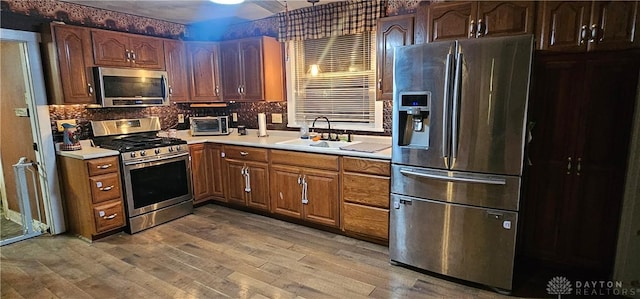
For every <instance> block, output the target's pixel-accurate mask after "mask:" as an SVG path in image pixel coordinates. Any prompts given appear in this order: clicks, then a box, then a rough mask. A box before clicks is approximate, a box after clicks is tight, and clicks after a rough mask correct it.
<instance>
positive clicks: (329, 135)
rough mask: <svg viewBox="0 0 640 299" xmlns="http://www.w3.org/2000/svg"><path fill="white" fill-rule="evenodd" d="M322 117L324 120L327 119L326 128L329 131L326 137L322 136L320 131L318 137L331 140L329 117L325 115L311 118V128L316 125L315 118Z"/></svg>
mask: <svg viewBox="0 0 640 299" xmlns="http://www.w3.org/2000/svg"><path fill="white" fill-rule="evenodd" d="M321 118H323V119H324V120H326V121H327V130H328V131H329V133H328V134H327V138H324V137H323V134H324V133H320V139H322V140H331V122H330V121H329V119H328V118H327V117H326V116H318V117H316V118H315V119H314V120H313V123H312V124H311V129H312V130H313V129H315V127H316V120H318V119H321Z"/></svg>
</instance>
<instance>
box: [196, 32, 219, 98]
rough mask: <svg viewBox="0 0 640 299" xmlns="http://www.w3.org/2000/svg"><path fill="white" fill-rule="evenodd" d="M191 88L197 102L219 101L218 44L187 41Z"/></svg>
mask: <svg viewBox="0 0 640 299" xmlns="http://www.w3.org/2000/svg"><path fill="white" fill-rule="evenodd" d="M187 49H188V50H187V59H188V65H189V75H188V77H189V90H190V95H191V100H192V101H195V102H198V101H200V102H219V101H222V96H221V94H220V77H219V72H220V71H219V69H218V44H217V43H212V42H189V43H187Z"/></svg>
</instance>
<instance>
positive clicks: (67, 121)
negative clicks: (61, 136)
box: [56, 119, 78, 132]
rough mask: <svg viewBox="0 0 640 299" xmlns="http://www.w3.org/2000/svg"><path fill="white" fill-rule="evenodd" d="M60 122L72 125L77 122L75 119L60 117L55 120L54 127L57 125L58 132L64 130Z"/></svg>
mask: <svg viewBox="0 0 640 299" xmlns="http://www.w3.org/2000/svg"><path fill="white" fill-rule="evenodd" d="M62 124H72V125H74V126H75V125H76V124H78V122H76V120H75V119H61V120H56V127H58V132H63V131H64V127H63V126H62Z"/></svg>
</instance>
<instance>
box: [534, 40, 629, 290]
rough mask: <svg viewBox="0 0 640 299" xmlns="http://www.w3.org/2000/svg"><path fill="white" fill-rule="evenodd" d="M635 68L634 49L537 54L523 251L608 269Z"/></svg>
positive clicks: (568, 264) (599, 271)
mask: <svg viewBox="0 0 640 299" xmlns="http://www.w3.org/2000/svg"><path fill="white" fill-rule="evenodd" d="M639 69H640V52H639V51H618V52H607V53H595V54H594V53H587V54H572V55H568V54H563V55H545V54H539V55H538V56H536V57H535V70H534V75H533V76H534V77H533V91H532V97H531V102H530V115H529V120H530V126H532V140H531V143H530V144H529V146H528V157H529V161H530V162H531V163H530V165H528V166H527V167H526V171H525V188H524V189H525V190H524V192H525V193H524V194H525V198H524V199H523V208H522V210H523V212H524V213H523V217H524V219H523V223H524V225H523V236H522V241H523V253H524V255H525V256H526V257H529V258H533V259H534V260H540V261H544V262H547V263H549V264H552V265H558V266H561V267H564V268H568V269H575V270H580V269H582V270H586V271H589V273H593V275H598V276H601V277H607V276H609V275H610V274H611V273H612V270H613V264H614V260H615V248H616V242H617V234H618V226H619V222H620V208H621V203H622V197H623V192H624V181H625V174H626V168H627V157H628V152H629V140H630V135H631V127H632V126H631V125H632V121H633V115H634V107H635V101H636V92H637V82H638V70H639Z"/></svg>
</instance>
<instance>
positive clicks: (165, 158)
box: [124, 153, 189, 166]
mask: <svg viewBox="0 0 640 299" xmlns="http://www.w3.org/2000/svg"><path fill="white" fill-rule="evenodd" d="M188 155H189V153H182V154H179V155H175V156H171V157H161V158H155V159H149V160H142V161H130V162H124V165H125V166H129V165H136V164H142V163H149V162H155V161H162V160H169V159H175V158H180V157H184V156H188Z"/></svg>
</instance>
